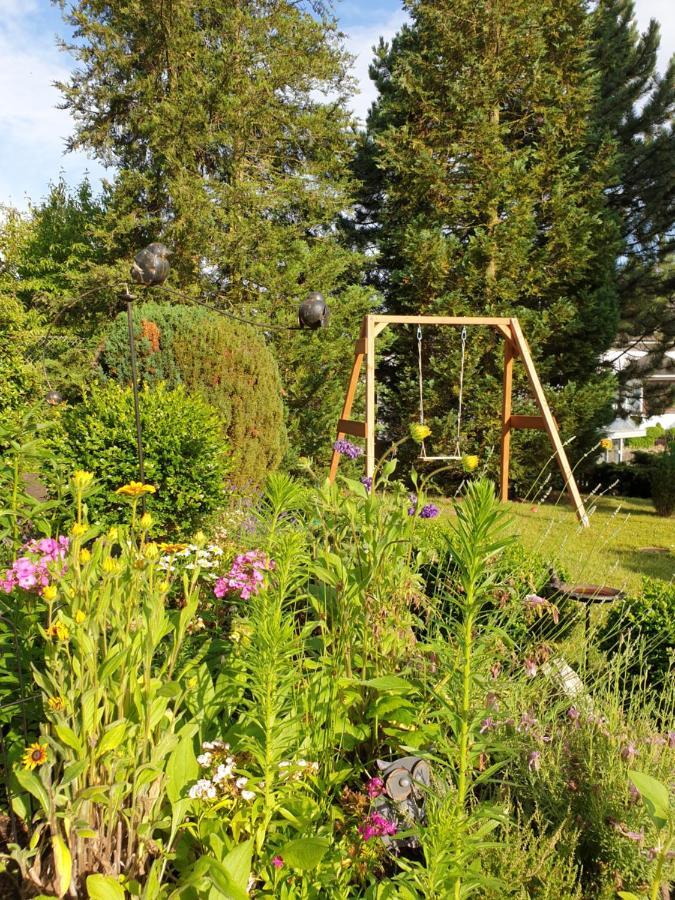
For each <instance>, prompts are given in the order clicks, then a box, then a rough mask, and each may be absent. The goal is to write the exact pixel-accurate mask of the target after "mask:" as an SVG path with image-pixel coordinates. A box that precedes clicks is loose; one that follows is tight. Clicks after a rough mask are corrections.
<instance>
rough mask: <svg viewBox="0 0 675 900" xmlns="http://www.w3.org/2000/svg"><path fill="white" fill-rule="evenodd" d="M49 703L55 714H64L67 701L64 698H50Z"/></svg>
mask: <svg viewBox="0 0 675 900" xmlns="http://www.w3.org/2000/svg"><path fill="white" fill-rule="evenodd" d="M47 703H48V704H49V708H50V709H53V710H54V712H62V711H63V710H64V709H65V708H66V701H65V700H64V699H63V697H50V698H49V700H48V701H47Z"/></svg>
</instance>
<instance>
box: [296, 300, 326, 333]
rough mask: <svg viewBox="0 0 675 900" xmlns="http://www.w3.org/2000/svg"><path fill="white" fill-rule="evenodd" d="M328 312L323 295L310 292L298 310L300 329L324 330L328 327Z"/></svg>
mask: <svg viewBox="0 0 675 900" xmlns="http://www.w3.org/2000/svg"><path fill="white" fill-rule="evenodd" d="M329 318H330V312H329V311H328V307H327V306H326V301H325V300H324V299H323V294H320V293H319V292H318V291H311V293H309V294H308V295H307V299H306V300H304V301H303V302H302V303H301V304H300V309H299V310H298V322H299V323H300V327H301V328H309V329H312V330H316V329H317V328H325V327H326V326H327V325H328V319H329Z"/></svg>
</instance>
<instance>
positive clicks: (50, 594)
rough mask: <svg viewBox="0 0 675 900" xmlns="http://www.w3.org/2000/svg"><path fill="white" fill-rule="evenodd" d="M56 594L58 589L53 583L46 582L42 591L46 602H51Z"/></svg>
mask: <svg viewBox="0 0 675 900" xmlns="http://www.w3.org/2000/svg"><path fill="white" fill-rule="evenodd" d="M57 594H58V591H57V590H56V588H55V587H54V585H53V584H48V585H47V587H46V588H45V589H44V590H43V591H42V596H43V597H44V598H45V600H46V601H47V603H53V602H54V601H55V600H56V596H57Z"/></svg>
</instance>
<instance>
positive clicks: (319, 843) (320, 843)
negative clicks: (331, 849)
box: [280, 837, 328, 871]
mask: <svg viewBox="0 0 675 900" xmlns="http://www.w3.org/2000/svg"><path fill="white" fill-rule="evenodd" d="M327 852H328V839H327V838H319V837H308V838H297V840H294V841H290V842H289V843H288V844H286V845H285V846H284V847H283V848H282V849H281V851H280V856H281V858H282V859H283V861H284V862H285V863H286V865H288V866H290V867H291V868H292V869H300V870H301V871H307V870H309V869H316V867H317V866H318V865H319V863H320V862H321V860H322V859H323V858H324V856H325V855H326V853H327Z"/></svg>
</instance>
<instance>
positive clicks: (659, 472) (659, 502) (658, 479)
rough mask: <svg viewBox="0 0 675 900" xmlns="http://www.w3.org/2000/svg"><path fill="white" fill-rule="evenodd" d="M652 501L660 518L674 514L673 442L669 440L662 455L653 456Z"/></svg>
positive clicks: (674, 476)
mask: <svg viewBox="0 0 675 900" xmlns="http://www.w3.org/2000/svg"><path fill="white" fill-rule="evenodd" d="M651 487H652V501H653V503H654V508H655V509H656V512H657V513H658V514H659V515H660V516H672V514H673V513H674V512H675V441H673V440H670V441H669V442H668V444H667V446H666V449H665V451H664V452H663V453H658V454H655V455H654V461H653V463H652V466H651Z"/></svg>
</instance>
